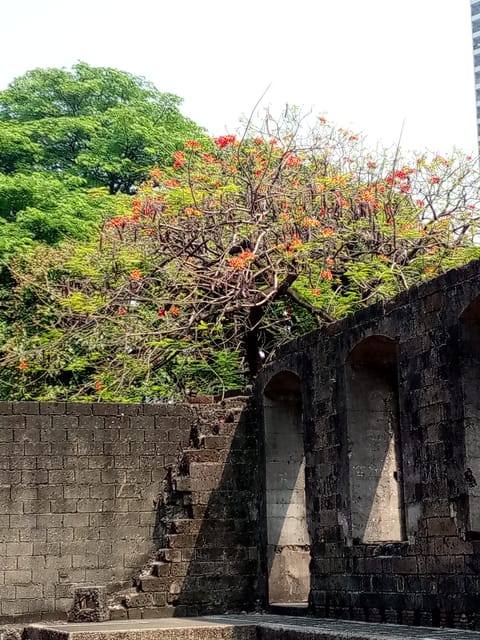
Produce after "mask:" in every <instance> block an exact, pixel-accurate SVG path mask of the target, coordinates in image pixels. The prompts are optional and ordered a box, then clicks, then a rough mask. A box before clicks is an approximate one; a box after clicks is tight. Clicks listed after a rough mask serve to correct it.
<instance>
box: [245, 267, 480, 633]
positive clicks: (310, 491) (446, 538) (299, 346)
mask: <svg viewBox="0 0 480 640" xmlns="http://www.w3.org/2000/svg"><path fill="white" fill-rule="evenodd" d="M479 296H480V263H479V262H478V261H476V262H472V263H470V264H469V265H467V266H466V267H464V268H461V269H458V270H452V271H450V272H448V273H447V274H445V275H444V276H442V277H439V278H437V279H435V280H432V281H430V282H428V283H425V284H422V285H420V286H417V287H414V288H412V289H411V290H409V291H406V292H405V293H404V294H401V295H400V296H397V297H396V298H395V299H394V300H393V301H392V302H390V303H388V304H385V305H383V304H377V305H375V306H372V307H370V308H367V309H365V310H363V311H361V312H359V313H357V314H355V315H353V316H351V317H349V318H347V319H345V320H344V321H341V322H338V323H336V324H334V325H332V326H330V327H328V328H326V329H325V330H322V331H318V332H315V333H312V334H309V335H308V336H305V337H304V338H302V339H299V340H297V341H295V342H292V343H290V344H288V345H286V346H285V347H284V348H283V349H282V350H281V352H280V353H279V354H278V357H277V358H276V360H275V362H274V363H273V364H272V365H270V366H269V367H267V368H265V369H264V370H263V372H262V374H261V376H260V379H259V380H258V385H257V390H258V403H259V410H260V408H261V406H262V390H263V389H264V388H265V386H266V385H267V384H268V383H269V382H271V381H272V380H273V379H274V378H275V376H276V374H279V373H282V372H285V371H290V372H293V373H294V374H296V375H297V376H298V377H299V378H300V380H301V382H302V388H303V392H302V395H303V423H304V430H305V451H306V496H307V512H308V523H309V533H310V541H311V565H310V566H311V592H310V606H311V610H312V612H313V613H315V614H317V615H322V616H329V617H337V618H347V619H357V620H367V621H371V622H377V621H386V622H400V623H406V624H422V625H437V626H438V625H444V626H445V625H446V626H456V627H463V628H477V629H478V628H480V532H479V531H478V526H472V523H474V522H475V520H477V521H478V515H479V514H478V510H479V504H478V489H477V488H476V487H477V486H478V484H480V478H479V477H478V475H477V471H478V456H479V454H480V451H479V444H478V440H479V437H478V433H480V403H479V400H478V398H480V393H479V389H480V360H479V358H478V350H477V346H478V344H480V343H479V340H480V322H479V319H480V317H479V315H478V312H477V309H478V306H477V303H478V301H479V300H480V298H479ZM475 301H476V303H475ZM472 302H473V303H474V304H473V305H472V306H470V312H467V314H466V315H468V314H469V317H470V318H473V320H472V321H471V322H470V328H469V331H470V338H468V339H467V338H465V329H464V327H463V324H462V320H461V318H462V316H463V314H464V312H465V310H466V309H467V307H469V305H471V303H472ZM472 308H473V311H472ZM463 317H466V316H463ZM471 332H473V334H474V338H472V336H471ZM477 332H478V333H477ZM372 336H382V338H381V341H383V343H386V342H387V341H385V340H384V338H388V339H389V340H390V341H393V342H394V343H395V349H396V358H397V361H396V372H395V375H396V381H395V383H394V384H395V386H396V390H395V391H396V394H397V400H398V408H399V411H398V414H399V417H398V423H399V427H398V429H399V433H398V434H397V446H398V457H399V463H398V474H399V475H398V477H399V483H400V486H401V489H400V494H401V503H402V504H401V505H400V507H401V512H402V517H403V520H404V528H405V531H404V535H403V536H402V539H398V534H397V538H396V539H395V540H390V541H389V540H385V541H384V542H383V543H382V540H380V541H379V542H378V543H369V544H364V543H362V541H361V540H358V539H355V538H354V537H353V536H352V507H354V506H355V504H354V500H355V499H356V497H355V496H353V495H352V492H351V483H352V478H354V475H352V474H355V469H352V468H350V464H351V461H352V451H351V447H352V440H354V438H353V436H352V433H351V432H349V428H350V427H349V424H350V425H351V424H352V421H351V418H349V410H350V409H352V405H354V399H353V400H352V398H351V397H349V393H350V391H349V386H348V379H349V375H351V374H348V372H347V368H348V366H349V364H348V362H349V356H350V357H351V354H352V352H353V350H354V348H355V347H356V346H357V345H359V344H360V345H361V344H362V341H364V340H365V339H367V338H372ZM466 340H467V341H466ZM377 343H378V340H377ZM365 344H367V345H368V344H370V343H365ZM372 344H373V343H372ZM367 351H368V350H367ZM362 357H363V359H364V361H365V362H367V364H368V361H369V358H370V359H371V358H374V357H375V356H374V354H373V355H372V353H370V355H369V354H368V353H367V352H366V353H364V354H363V356H362ZM379 357H380V359H381V354H380V356H379ZM383 364H385V363H383ZM389 366H391V363H390V364H389ZM378 370H379V371H383V369H378ZM385 371H387V369H385ZM385 377H386V374H385V376H384V378H385ZM371 380H374V378H371ZM472 382H473V387H472ZM392 384H393V382H392ZM469 389H470V391H469ZM472 389H473V393H472ZM350 390H351V389H350ZM370 391H372V390H371V389H370ZM381 393H382V391H381V386H380V383H379V387H378V394H381ZM378 394H377V398H378V397H380V396H378ZM472 395H473V396H475V397H474V398H473V399H472V397H470V396H472ZM349 407H350V409H349ZM362 410H364V409H362ZM357 415H360V414H359V413H358V411H357ZM362 415H363V416H365V414H362ZM378 415H379V414H377V418H375V419H374V420H373V422H372V424H374V422H375V420H377V422H378ZM349 419H350V422H349ZM357 422H358V419H357ZM364 428H365V432H364V434H363V436H364V439H367V438H368V437H370V436H369V431H368V430H369V429H370V428H371V425H369V424H367V423H366V422H365V424H364ZM372 428H373V427H372ZM360 435H362V434H360ZM358 441H361V437H360V438H357V442H358ZM364 455H368V452H367V454H364ZM367 462H368V461H365V460H364V461H363V463H362V464H363V467H362V469H367V468H368V464H367ZM262 513H263V514H264V516H263V517H265V511H264V505H263V506H262ZM261 517H262V516H261ZM265 540H266V535H265V532H264V533H263V542H262V545H263V549H264V550H263V551H262V552H261V557H265V545H266V542H265ZM265 571H266V568H265V563H264V565H263V573H264V574H265ZM264 594H265V595H264V601H266V599H267V594H266V585H265V583H264Z"/></svg>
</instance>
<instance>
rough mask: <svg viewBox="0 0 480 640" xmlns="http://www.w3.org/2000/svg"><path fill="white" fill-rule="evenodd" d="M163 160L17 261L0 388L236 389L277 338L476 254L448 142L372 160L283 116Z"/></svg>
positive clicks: (473, 211) (64, 393)
mask: <svg viewBox="0 0 480 640" xmlns="http://www.w3.org/2000/svg"><path fill="white" fill-rule="evenodd" d="M173 159H174V164H173V167H172V169H167V170H166V171H160V170H159V169H153V170H152V171H151V173H150V179H149V180H148V181H147V182H146V183H145V184H144V185H143V186H142V188H141V189H140V190H139V192H138V193H137V194H136V196H135V198H134V199H133V201H132V207H131V209H130V210H128V211H125V212H123V213H122V215H118V216H117V217H115V218H112V219H110V220H109V221H108V222H107V223H106V224H105V225H104V228H103V229H102V232H101V236H100V238H99V239H98V242H96V243H90V244H82V245H75V246H65V247H63V248H62V249H60V250H52V249H42V250H40V253H37V254H36V255H35V256H34V257H32V258H29V259H28V261H26V260H25V259H18V260H16V261H14V262H13V263H12V265H11V272H12V274H13V276H14V277H15V279H16V281H17V287H16V290H15V297H14V300H13V302H12V301H10V303H11V308H12V309H15V313H16V314H17V317H21V318H22V319H23V320H22V322H17V323H12V324H9V325H8V329H7V330H6V331H5V342H4V347H3V364H4V365H5V369H4V370H5V371H7V370H8V371H9V374H8V376H4V377H3V378H2V379H1V380H2V381H3V382H0V389H2V392H1V393H2V396H4V397H16V395H17V396H19V395H21V397H41V398H67V397H68V398H79V399H87V398H92V397H96V398H98V399H104V400H110V399H111V400H113V399H115V400H143V399H145V398H147V399H149V398H158V397H162V398H165V397H174V396H178V395H182V394H184V393H186V392H188V391H194V390H198V391H203V392H212V391H213V392H221V391H223V390H225V389H229V388H235V387H239V386H242V385H243V384H244V383H245V381H246V380H248V379H252V378H253V377H254V376H255V374H256V372H257V371H258V369H259V367H260V366H261V364H262V362H263V361H264V360H265V359H268V358H270V357H271V356H272V355H273V354H274V353H275V349H276V347H277V346H278V345H279V344H281V343H282V342H285V341H286V340H289V339H291V338H292V337H294V336H297V335H301V334H302V333H305V332H307V331H309V330H312V329H314V328H316V327H317V326H319V325H321V324H323V323H329V322H332V321H334V320H335V319H337V318H340V317H343V316H345V315H346V314H348V313H351V312H353V311H355V310H356V309H358V308H359V307H361V306H364V305H367V304H370V303H372V302H375V301H377V300H380V299H387V298H389V297H391V296H393V295H395V294H396V293H397V292H399V291H401V290H403V289H405V288H407V287H409V286H411V285H412V284H414V283H416V282H419V281H421V280H423V279H426V278H429V277H432V276H434V275H436V274H438V273H440V272H442V271H444V270H446V269H448V268H450V267H452V266H454V265H457V264H462V263H464V262H467V261H468V260H470V259H472V258H474V257H477V256H479V255H480V251H479V248H478V246H477V245H476V243H475V238H476V236H477V233H478V206H479V201H478V189H477V178H478V175H477V169H476V166H477V163H476V161H475V160H474V159H472V158H469V157H465V156H463V155H462V154H461V153H454V154H453V155H452V156H451V157H449V158H444V157H440V156H431V155H427V154H424V155H422V156H417V157H414V158H410V159H409V160H408V162H407V160H405V159H403V158H402V157H401V155H400V153H399V151H398V150H397V151H396V152H395V153H393V154H391V155H389V154H384V155H382V156H381V157H374V156H373V155H372V154H369V153H368V152H367V151H365V149H364V148H363V146H362V141H361V140H359V139H358V137H357V136H356V135H354V134H353V133H351V132H349V131H346V130H342V129H335V128H334V127H331V126H330V125H329V124H328V123H327V122H326V121H325V120H324V119H323V118H320V119H319V120H318V123H317V125H316V126H315V128H314V129H313V130H310V131H309V132H308V134H306V135H303V129H302V123H301V120H300V119H299V118H298V117H297V116H296V114H294V115H293V117H291V118H290V117H289V116H288V115H287V117H286V118H284V119H283V120H282V121H281V122H276V121H274V120H273V119H272V118H271V116H269V115H267V117H266V119H265V120H264V122H263V123H262V124H261V126H260V127H258V128H255V127H254V126H253V125H252V124H250V123H249V124H248V126H247V128H246V130H245V133H244V135H243V137H241V138H237V137H236V136H234V135H224V136H220V137H218V138H216V139H215V140H213V141H206V142H205V140H203V141H202V142H199V141H198V140H189V141H187V142H186V143H185V145H184V149H183V150H181V151H176V152H175V153H174V158H173ZM7 324H8V323H7ZM7 378H8V380H7ZM15 394H16V395H15Z"/></svg>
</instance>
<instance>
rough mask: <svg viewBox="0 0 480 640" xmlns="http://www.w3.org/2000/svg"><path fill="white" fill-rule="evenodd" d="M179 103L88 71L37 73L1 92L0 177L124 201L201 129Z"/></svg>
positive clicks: (131, 80)
mask: <svg viewBox="0 0 480 640" xmlns="http://www.w3.org/2000/svg"><path fill="white" fill-rule="evenodd" d="M180 104H181V100H180V98H178V97H177V96H174V95H171V94H167V93H161V92H160V91H158V90H157V89H156V88H155V87H154V86H153V85H152V84H151V83H149V82H147V81H146V80H145V79H143V78H139V77H136V76H133V75H131V74H129V73H126V72H124V71H118V70H116V69H110V68H104V67H91V66H89V65H88V64H86V63H84V62H80V63H78V64H76V65H73V67H72V69H70V70H68V69H34V70H33V71H29V72H27V73H26V74H25V75H24V76H22V77H20V78H16V79H15V80H14V81H13V82H12V83H11V84H10V85H9V87H8V89H6V90H5V91H2V92H0V143H2V142H4V144H3V145H2V144H0V147H1V148H2V151H1V152H0V170H2V168H3V171H4V172H5V173H11V172H13V171H15V170H23V171H25V170H26V169H27V168H29V169H30V170H31V171H34V170H36V169H39V168H40V169H42V170H44V171H49V172H53V173H55V174H56V175H58V173H59V172H67V173H69V174H71V175H76V176H79V177H82V178H85V179H86V180H87V181H88V185H90V186H99V185H103V186H105V187H107V188H108V189H109V191H110V193H112V194H113V193H117V192H118V191H123V192H125V193H129V191H130V190H131V189H132V188H133V186H134V185H135V184H138V183H139V182H141V181H142V180H144V179H145V178H146V177H147V175H148V169H149V167H151V166H152V165H154V164H160V165H163V164H170V163H171V153H172V151H173V150H174V149H175V148H177V147H179V146H181V145H182V143H183V142H184V141H185V140H186V139H188V138H190V137H192V136H196V135H202V132H201V129H200V128H199V127H198V126H197V125H195V124H194V123H193V122H192V121H190V120H188V119H187V118H185V117H184V116H182V114H181V113H180V111H179V106H180Z"/></svg>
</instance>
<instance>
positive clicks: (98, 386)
mask: <svg viewBox="0 0 480 640" xmlns="http://www.w3.org/2000/svg"><path fill="white" fill-rule="evenodd" d="M95 389H96V390H97V391H101V390H102V389H103V384H102V383H101V382H100V380H96V381H95Z"/></svg>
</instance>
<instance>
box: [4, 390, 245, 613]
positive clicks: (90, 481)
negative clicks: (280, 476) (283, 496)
mask: <svg viewBox="0 0 480 640" xmlns="http://www.w3.org/2000/svg"><path fill="white" fill-rule="evenodd" d="M247 414H248V412H247V411H246V409H245V402H244V401H243V400H239V401H236V400H232V401H226V402H224V403H220V404H217V405H212V406H206V407H202V406H200V405H199V406H190V405H178V406H171V405H117V404H106V403H104V404H101V403H98V404H80V403H75V404H72V403H70V404H69V403H40V404H39V403H36V402H17V403H13V404H12V403H8V402H7V403H5V402H3V403H0V621H3V622H5V621H13V620H18V619H40V618H48V617H53V618H58V617H62V615H65V613H66V612H67V611H68V609H69V608H70V607H71V605H72V597H73V592H74V589H75V587H77V586H81V585H92V584H99V585H106V586H107V589H108V591H109V592H112V594H113V593H117V594H118V593H120V594H121V595H120V596H117V597H116V596H113V595H112V601H113V602H114V605H113V608H112V610H113V611H114V615H115V616H116V617H140V616H142V615H147V613H148V612H150V615H153V614H154V611H153V610H158V609H161V613H162V615H174V614H175V615H178V614H179V613H182V612H184V613H186V612H187V609H188V607H190V610H191V608H192V607H193V603H195V605H198V604H201V605H202V606H204V607H205V608H206V609H207V608H208V607H210V609H211V610H215V609H218V608H219V602H222V600H223V599H225V601H226V602H230V604H231V606H233V605H234V604H235V603H236V604H237V605H238V603H239V602H241V603H242V604H243V603H245V602H248V601H253V599H254V596H253V595H252V594H254V593H255V579H256V574H257V557H256V549H257V540H256V535H257V533H256V532H257V523H256V503H257V498H256V477H257V476H256V473H255V456H251V455H250V456H249V455H248V452H249V451H250V450H251V449H252V443H255V438H254V437H253V430H254V429H253V425H252V422H251V420H250V421H249V417H248V415H247ZM253 446H254V448H255V445H254V444H253ZM160 552H161V553H162V554H163V558H164V562H161V561H160V560H159V559H158V557H157V555H158V554H159V553H160ZM159 565H164V566H163V568H161V569H160V568H159ZM142 568H143V571H141V570H142ZM152 569H153V570H152ZM159 572H160V576H157V575H156V574H158V573H159ZM200 575H204V576H205V579H202V581H201V584H200V579H199V576H200ZM142 580H143V584H142ZM230 587H232V588H231V593H230V596H229V598H223V596H224V595H225V594H224V593H223V591H225V590H229V589H230ZM132 591H133V592H134V593H133V594H132V593H131V592H132ZM135 592H138V593H139V594H140V595H141V596H142V594H143V599H142V597H137V599H136V600H135V598H133V599H132V597H133V595H135ZM192 593H193V594H194V595H192ZM239 594H240V595H239Z"/></svg>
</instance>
